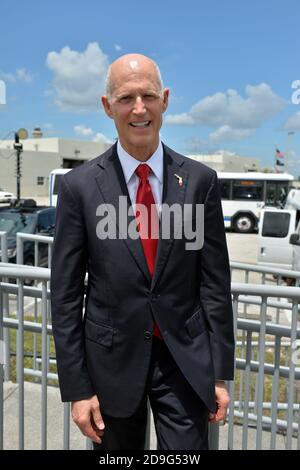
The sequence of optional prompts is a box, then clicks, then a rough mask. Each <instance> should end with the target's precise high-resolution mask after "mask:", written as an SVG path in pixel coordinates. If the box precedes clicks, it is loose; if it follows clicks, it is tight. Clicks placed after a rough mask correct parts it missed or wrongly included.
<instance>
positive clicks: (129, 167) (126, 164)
mask: <svg viewBox="0 0 300 470" xmlns="http://www.w3.org/2000/svg"><path fill="white" fill-rule="evenodd" d="M117 152H118V156H119V159H120V163H121V165H122V169H123V173H124V176H125V181H126V184H128V181H129V180H130V178H131V177H132V175H133V174H134V172H135V170H136V169H137V167H138V166H139V165H140V163H142V162H140V161H139V160H137V159H136V158H134V157H132V156H131V155H130V154H129V153H127V152H126V150H124V149H123V147H122V145H121V144H120V141H119V140H118V142H117ZM145 163H147V165H149V166H150V168H151V170H152V171H153V173H154V175H155V176H156V178H157V179H158V180H159V182H160V183H162V182H163V147H162V143H161V141H159V144H158V147H157V149H156V150H155V152H154V153H153V154H152V155H151V157H150V158H149V159H148V160H147V161H146V162H145Z"/></svg>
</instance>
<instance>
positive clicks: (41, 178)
mask: <svg viewBox="0 0 300 470" xmlns="http://www.w3.org/2000/svg"><path fill="white" fill-rule="evenodd" d="M44 181H45V177H44V176H38V177H37V185H38V186H44Z"/></svg>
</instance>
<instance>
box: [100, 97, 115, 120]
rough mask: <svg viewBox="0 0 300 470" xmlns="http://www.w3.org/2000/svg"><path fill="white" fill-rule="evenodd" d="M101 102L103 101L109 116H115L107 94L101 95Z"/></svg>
mask: <svg viewBox="0 0 300 470" xmlns="http://www.w3.org/2000/svg"><path fill="white" fill-rule="evenodd" d="M101 102H102V106H103V108H104V111H105V112H106V114H107V116H108V117H110V118H113V114H112V110H111V106H110V102H109V99H108V98H107V96H101Z"/></svg>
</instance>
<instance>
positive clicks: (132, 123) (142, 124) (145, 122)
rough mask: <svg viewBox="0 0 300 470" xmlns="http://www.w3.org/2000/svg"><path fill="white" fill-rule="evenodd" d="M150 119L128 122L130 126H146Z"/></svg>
mask: <svg viewBox="0 0 300 470" xmlns="http://www.w3.org/2000/svg"><path fill="white" fill-rule="evenodd" d="M150 123H151V121H143V122H130V125H131V126H132V127H148V126H149V125H150Z"/></svg>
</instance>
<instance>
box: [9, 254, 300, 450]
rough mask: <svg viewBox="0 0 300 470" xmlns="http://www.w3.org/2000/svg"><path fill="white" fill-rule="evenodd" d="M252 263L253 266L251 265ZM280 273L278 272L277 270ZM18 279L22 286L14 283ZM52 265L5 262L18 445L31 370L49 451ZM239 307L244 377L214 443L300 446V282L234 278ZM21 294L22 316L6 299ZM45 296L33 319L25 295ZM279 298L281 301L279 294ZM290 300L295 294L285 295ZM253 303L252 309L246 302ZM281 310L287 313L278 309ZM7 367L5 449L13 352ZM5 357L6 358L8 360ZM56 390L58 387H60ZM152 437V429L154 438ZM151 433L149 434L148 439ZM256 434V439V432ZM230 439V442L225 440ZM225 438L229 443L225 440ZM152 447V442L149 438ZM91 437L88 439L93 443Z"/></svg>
mask: <svg viewBox="0 0 300 470" xmlns="http://www.w3.org/2000/svg"><path fill="white" fill-rule="evenodd" d="M251 267H253V266H252V265H251ZM276 272H277V271H276ZM11 278H15V279H17V284H13V283H10V282H7V280H9V279H11ZM28 278H31V279H34V280H35V281H36V282H37V283H38V285H36V286H30V287H29V286H25V285H24V280H25V279H28ZM49 278H50V270H49V269H45V268H35V267H26V266H18V265H12V264H9V263H8V264H6V263H0V281H1V279H2V281H1V282H0V341H3V342H4V343H5V336H4V330H6V331H8V330H9V331H10V332H11V333H12V332H13V331H16V333H17V344H16V351H15V354H16V360H17V366H16V374H17V375H16V381H17V383H18V441H19V442H18V447H19V448H20V449H23V448H24V434H25V427H24V400H25V394H24V383H25V382H24V376H25V375H26V376H31V378H32V379H34V380H36V381H37V382H38V383H40V384H41V387H40V390H41V398H40V403H41V423H40V426H41V430H40V436H41V437H40V439H41V445H40V447H41V448H42V449H46V448H47V440H48V439H47V421H48V420H47V417H48V406H47V396H48V395H47V393H48V391H49V388H50V387H49V384H56V386H57V372H56V370H55V367H54V364H53V362H55V361H53V360H51V359H50V354H49V351H50V348H49V344H50V338H51V336H52V328H51V322H50V304H49V295H50V292H49V286H48V282H49ZM232 294H233V306H234V314H235V327H236V343H237V350H236V380H235V383H230V384H229V388H230V394H231V404H230V408H229V413H228V423H227V424H228V425H227V427H225V428H226V432H227V435H225V434H226V432H225V428H222V427H220V430H221V432H220V436H219V435H218V430H219V427H218V426H217V425H215V426H213V427H211V430H210V443H211V447H212V448H217V447H218V440H219V437H220V441H223V443H222V442H221V444H222V447H226V448H229V449H234V448H237V447H238V445H237V441H241V446H240V447H241V448H243V449H246V448H248V447H251V446H252V447H255V448H257V449H260V448H262V447H266V444H265V443H264V442H263V441H265V440H266V438H267V439H268V447H269V448H278V439H279V438H281V437H282V436H284V439H285V443H284V446H285V447H286V448H287V449H290V448H298V449H299V448H300V438H299V432H298V429H299V419H300V418H299V416H300V413H299V398H300V395H299V391H300V367H299V366H300V364H298V362H297V360H298V354H297V344H298V343H297V342H298V340H299V339H300V328H299V325H298V301H299V299H300V288H299V287H282V286H276V285H275V286H274V285H273V286H270V285H259V284H255V285H254V284H251V285H250V284H248V285H247V284H244V283H243V284H242V283H233V284H232ZM7 296H10V297H12V298H15V299H16V301H17V304H16V313H17V315H16V317H14V315H13V312H10V315H6V310H5V302H4V299H5V297H7ZM25 297H26V299H27V298H31V299H33V300H39V302H40V307H41V310H40V313H39V315H38V316H37V317H36V316H35V315H31V316H30V317H29V318H27V317H26V318H25V311H26V305H25V301H24V299H25ZM274 298H275V299H276V298H279V299H281V300H280V301H279V303H280V307H279V306H278V303H276V302H278V301H274V300H272V299H274ZM282 299H289V301H288V300H282ZM245 304H246V305H247V306H248V308H247V311H246V312H245V309H244V305H245ZM278 311H279V314H278ZM28 333H31V334H35V335H36V336H37V337H38V338H39V339H40V342H41V345H40V349H39V350H37V351H36V355H37V360H36V361H33V362H32V363H31V366H26V367H24V354H26V353H28V351H26V350H25V348H24V337H25V334H28ZM36 344H37V343H36ZM7 354H8V355H7V356H6V357H7V361H6V365H5V364H4V363H3V364H1V365H0V436H1V437H0V448H3V435H4V428H3V420H4V395H3V393H4V392H3V381H4V378H5V372H6V369H7V366H8V363H9V362H10V359H11V357H12V350H9V351H8V353H7ZM2 362H4V361H2ZM52 388H53V387H52ZM63 410H64V411H63V413H64V420H63V423H64V424H63V440H62V447H63V448H64V449H68V448H69V447H70V406H69V404H64V408H63ZM250 431H251V433H252V434H253V432H254V433H255V443H253V442H252V443H251V446H250V445H249V439H250V437H251V436H250V437H249V434H250ZM149 435H150V433H149V429H148V436H149ZM148 439H149V437H148ZM251 439H252V440H253V438H251ZM225 441H226V442H225ZM224 442H225V443H224ZM147 445H148V446H149V440H148V444H147ZM89 446H90V443H89V442H88V443H87V447H89Z"/></svg>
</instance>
